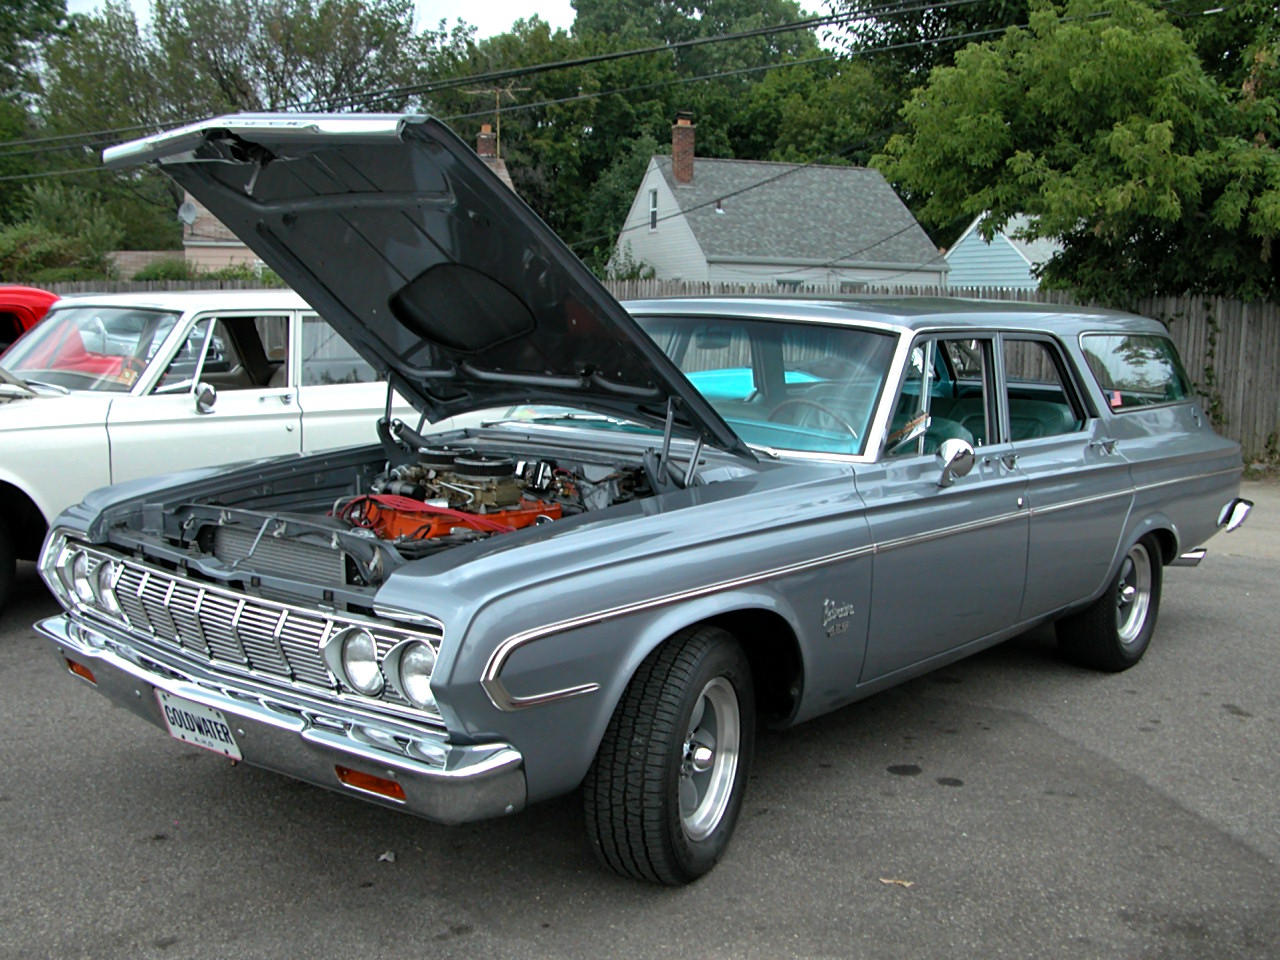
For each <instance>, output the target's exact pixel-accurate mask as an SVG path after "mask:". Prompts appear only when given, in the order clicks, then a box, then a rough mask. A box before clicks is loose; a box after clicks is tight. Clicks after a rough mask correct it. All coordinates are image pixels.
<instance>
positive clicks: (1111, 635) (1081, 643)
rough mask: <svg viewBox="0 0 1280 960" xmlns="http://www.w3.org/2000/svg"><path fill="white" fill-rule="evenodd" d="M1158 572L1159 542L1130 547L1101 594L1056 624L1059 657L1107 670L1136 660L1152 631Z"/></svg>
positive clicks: (1159, 579)
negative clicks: (1060, 651)
mask: <svg viewBox="0 0 1280 960" xmlns="http://www.w3.org/2000/svg"><path fill="white" fill-rule="evenodd" d="M1163 572H1164V565H1163V561H1162V559H1161V556H1160V544H1159V543H1158V542H1157V540H1156V538H1155V537H1143V538H1142V539H1141V540H1139V541H1138V542H1137V543H1135V544H1134V545H1133V546H1132V547H1130V548H1129V552H1128V553H1127V554H1125V557H1124V560H1122V561H1121V563H1120V569H1119V570H1118V571H1117V572H1116V575H1115V579H1113V580H1112V581H1111V583H1110V584H1109V585H1108V586H1107V589H1106V591H1105V592H1104V593H1103V594H1102V596H1100V597H1099V598H1098V599H1097V600H1095V601H1094V602H1093V603H1092V604H1090V605H1089V606H1087V607H1085V608H1084V609H1083V610H1081V611H1079V612H1078V613H1073V614H1070V615H1069V616H1066V617H1063V618H1062V619H1061V620H1059V621H1058V622H1057V624H1055V630H1056V632H1057V635H1058V646H1059V647H1060V648H1061V649H1062V652H1063V654H1065V655H1066V657H1067V658H1068V659H1069V660H1072V661H1074V662H1075V663H1078V664H1080V665H1081V666H1084V667H1092V668H1094V669H1095V670H1109V671H1112V672H1119V671H1121V670H1128V669H1129V668H1130V667H1132V666H1133V665H1134V664H1135V663H1137V662H1138V661H1139V660H1141V659H1142V655H1143V654H1144V653H1146V652H1147V646H1148V645H1149V644H1150V643H1151V636H1152V634H1153V633H1155V629H1156V615H1157V614H1158V613H1159V612H1160V588H1161V584H1162V580H1163V577H1162V574H1163Z"/></svg>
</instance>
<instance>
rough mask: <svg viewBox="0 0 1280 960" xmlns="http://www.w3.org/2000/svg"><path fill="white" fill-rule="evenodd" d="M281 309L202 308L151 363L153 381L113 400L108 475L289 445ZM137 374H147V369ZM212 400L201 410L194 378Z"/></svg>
mask: <svg viewBox="0 0 1280 960" xmlns="http://www.w3.org/2000/svg"><path fill="white" fill-rule="evenodd" d="M289 316H290V314H289V313H288V312H278V313H275V312H273V313H254V312H247V311H231V312H220V313H218V314H207V315H204V316H201V317H200V318H198V319H196V320H195V321H194V322H192V323H191V324H190V326H189V327H188V329H187V335H186V336H185V337H179V338H178V340H177V342H175V343H174V344H173V345H172V346H171V347H170V348H169V349H168V350H167V351H166V352H165V353H164V355H163V356H158V357H157V358H156V360H155V362H156V363H162V364H163V368H162V369H163V372H162V373H160V375H159V376H158V377H155V378H154V380H155V386H154V387H153V388H151V389H148V390H146V391H144V392H141V393H138V394H131V395H129V396H127V397H122V398H120V399H118V400H117V401H115V402H114V403H112V405H111V411H110V413H109V414H108V416H107V434H108V437H109V439H110V443H111V480H112V482H113V483H119V482H121V481H122V480H131V479H134V478H137V477H146V476H151V475H153V474H157V473H168V472H172V471H175V470H186V469H190V468H193V467H204V466H212V465H216V464H223V463H234V462H237V461H241V460H251V459H256V458H258V457H274V456H280V455H282V454H286V453H298V452H300V450H301V449H302V442H301V437H302V431H301V417H300V413H299V407H298V403H297V397H296V395H295V391H294V388H292V387H291V386H289V373H290V371H289V361H288V329H289V327H288V325H289ZM144 377H145V379H144V382H150V381H151V379H152V377H153V371H152V370H148V371H147V373H146V374H145V375H144ZM197 384H208V385H210V386H212V387H213V388H214V390H215V391H216V399H215V400H214V402H213V404H212V406H211V407H208V409H207V411H205V410H202V408H201V405H200V404H198V403H197V399H196V385H197Z"/></svg>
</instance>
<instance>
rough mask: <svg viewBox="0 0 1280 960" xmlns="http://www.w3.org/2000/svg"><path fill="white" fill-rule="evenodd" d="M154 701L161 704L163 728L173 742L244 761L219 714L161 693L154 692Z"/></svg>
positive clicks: (225, 721)
mask: <svg viewBox="0 0 1280 960" xmlns="http://www.w3.org/2000/svg"><path fill="white" fill-rule="evenodd" d="M156 697H157V699H158V700H159V701H160V713H161V715H162V716H163V717H164V723H165V726H167V727H168V728H169V735H170V736H172V737H173V738H174V739H175V740H181V741H182V742H183V743H192V744H195V745H196V746H197V747H204V748H205V749H206V750H212V751H213V752H214V753H220V754H222V755H223V756H224V757H230V758H231V759H232V760H240V759H243V758H242V757H241V756H240V747H239V746H237V745H236V739H235V737H234V736H232V734H231V725H230V724H228V723H227V718H226V717H224V716H223V715H222V711H221V710H215V709H213V707H206V706H205V705H204V704H202V703H195V702H194V701H192V700H187V699H186V698H184V697H178V696H174V695H173V694H172V693H168V692H167V691H164V690H157V691H156Z"/></svg>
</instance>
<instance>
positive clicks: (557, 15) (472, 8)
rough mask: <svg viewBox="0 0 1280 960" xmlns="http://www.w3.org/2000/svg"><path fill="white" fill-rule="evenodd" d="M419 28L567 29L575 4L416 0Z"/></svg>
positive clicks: (82, 1) (78, 0)
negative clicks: (543, 24) (530, 22)
mask: <svg viewBox="0 0 1280 960" xmlns="http://www.w3.org/2000/svg"><path fill="white" fill-rule="evenodd" d="M130 3H132V4H133V9H134V10H135V11H136V12H137V14H138V19H139V20H143V19H145V18H146V17H147V16H148V15H149V12H150V10H151V3H150V0H130ZM100 6H102V0H67V12H68V13H86V12H88V11H90V10H96V9H97V8H98V7H100ZM417 6H418V28H419V29H422V28H424V27H432V28H434V27H435V25H436V24H437V23H439V22H440V20H441V19H442V18H443V19H445V20H448V21H449V24H450V26H452V25H453V21H454V20H455V19H456V18H458V17H461V18H462V19H463V20H465V21H466V22H467V23H469V24H470V25H471V26H473V27H477V28H479V31H480V33H479V35H480V36H481V37H491V36H493V35H494V34H495V33H505V32H506V31H508V30H510V29H511V25H512V24H513V23H515V22H516V21H517V20H519V19H521V18H522V17H523V18H526V19H527V18H528V17H530V16H532V15H533V14H535V13H536V14H537V15H538V16H539V17H541V18H542V19H543V20H546V21H547V22H548V23H549V24H551V28H552V29H553V30H554V29H555V28H556V27H563V28H564V29H566V30H568V29H569V28H570V27H571V26H573V6H572V4H571V3H570V0H479V2H475V0H473V2H471V3H459V2H458V0H417Z"/></svg>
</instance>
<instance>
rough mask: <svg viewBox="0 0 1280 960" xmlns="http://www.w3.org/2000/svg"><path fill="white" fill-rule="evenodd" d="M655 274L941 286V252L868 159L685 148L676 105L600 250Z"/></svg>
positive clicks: (851, 286) (683, 121) (686, 130)
mask: <svg viewBox="0 0 1280 960" xmlns="http://www.w3.org/2000/svg"><path fill="white" fill-rule="evenodd" d="M629 263H630V264H641V265H643V266H646V267H651V268H652V269H653V270H654V273H655V276H656V277H657V278H658V279H669V280H691V281H711V282H724V283H757V284H768V285H774V286H776V287H777V288H778V289H779V290H787V289H794V288H796V287H799V286H801V285H803V284H810V283H822V284H837V283H838V284H839V285H840V286H841V287H842V288H844V289H847V290H849V291H851V292H853V291H857V290H861V289H863V288H864V287H866V286H869V285H876V284H882V283H883V284H893V285H899V284H905V285H928V286H934V285H937V286H941V285H942V284H944V283H945V282H946V274H947V269H948V267H947V262H946V260H945V259H944V258H943V256H942V255H941V254H940V253H939V251H938V249H937V247H935V246H934V244H933V242H932V241H931V240H930V239H929V237H928V235H927V234H926V233H925V232H924V229H923V228H922V227H921V226H920V224H919V223H918V222H917V221H916V219H915V217H913V216H912V215H911V211H910V210H908V209H907V207H906V204H904V203H903V202H902V200H901V198H899V197H898V195H897V194H896V193H895V192H894V190H893V188H892V187H891V186H889V184H888V182H887V181H886V180H885V179H884V177H883V176H882V175H881V174H880V172H879V171H878V170H873V169H870V168H868V167H838V166H824V165H821V164H796V163H771V162H763V161H756V160H717V159H710V158H703V157H697V156H695V154H694V124H693V123H692V122H691V121H690V120H689V118H688V117H686V116H681V117H679V118H678V119H677V121H676V123H675V125H674V126H673V127H672V131H671V155H670V156H665V155H658V156H655V157H653V158H652V159H651V160H650V161H649V166H648V168H647V169H646V171H645V175H644V178H643V180H642V181H641V183H640V187H639V189H638V190H637V191H636V196H635V199H634V201H633V202H632V204H631V210H630V212H629V213H628V214H627V219H626V221H625V222H624V224H623V228H622V231H621V233H620V234H619V236H618V241H617V244H616V245H615V248H614V253H613V257H612V259H611V261H610V266H611V269H612V270H614V271H617V270H618V269H620V268H622V267H624V266H625V265H626V264H629Z"/></svg>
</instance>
